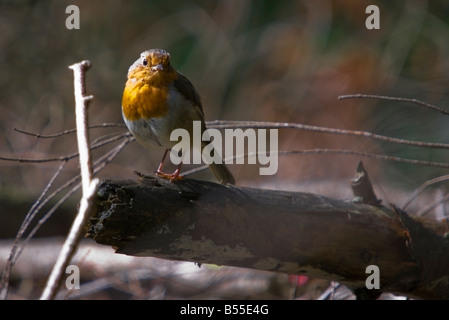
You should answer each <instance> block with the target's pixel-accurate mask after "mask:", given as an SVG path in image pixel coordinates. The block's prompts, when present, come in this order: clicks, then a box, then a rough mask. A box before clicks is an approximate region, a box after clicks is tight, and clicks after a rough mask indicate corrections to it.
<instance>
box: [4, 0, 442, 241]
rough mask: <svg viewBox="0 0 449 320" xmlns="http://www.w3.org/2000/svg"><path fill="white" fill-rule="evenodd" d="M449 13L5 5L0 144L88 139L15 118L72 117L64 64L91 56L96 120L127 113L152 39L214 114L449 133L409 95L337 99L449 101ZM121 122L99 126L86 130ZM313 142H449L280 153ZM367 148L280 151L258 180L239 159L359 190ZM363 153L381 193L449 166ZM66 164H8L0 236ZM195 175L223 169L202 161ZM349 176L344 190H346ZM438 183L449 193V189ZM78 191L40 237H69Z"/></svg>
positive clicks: (409, 1)
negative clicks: (126, 91) (124, 101)
mask: <svg viewBox="0 0 449 320" xmlns="http://www.w3.org/2000/svg"><path fill="white" fill-rule="evenodd" d="M71 4H76V5H77V6H78V7H79V9H80V18H81V20H80V22H81V23H80V29H79V30H68V29H67V28H66V26H65V22H66V19H67V17H68V14H66V13H65V10H66V7H67V6H68V5H71ZM370 4H376V5H378V6H379V8H380V13H381V14H380V29H379V30H367V29H366V27H365V19H366V18H367V16H368V15H367V14H366V13H365V9H366V7H367V6H368V5H370ZM448 23H449V3H448V2H447V1H444V0H434V1H424V0H403V1H394V2H393V1H389V2H386V1H383V2H382V3H381V2H380V1H359V0H315V1H307V0H296V1H276V0H268V1H240V0H221V1H210V0H201V1H200V0H199V1H178V0H176V1H175V0H166V1H143V0H141V1H120V0H115V1H61V0H58V1H25V0H23V1H20V0H18V1H0V30H1V31H0V70H1V71H0V112H1V114H2V116H1V117H0V128H1V134H0V156H8V157H17V158H48V157H55V156H62V155H66V154H70V153H73V152H76V151H77V149H76V137H75V135H67V136H64V137H59V138H56V139H37V138H35V137H30V136H27V135H24V134H22V133H19V132H17V131H15V130H14V129H15V128H17V129H21V130H25V131H28V132H33V133H38V134H52V133H56V132H60V131H63V130H66V129H71V128H74V126H75V119H74V98H73V81H72V80H73V74H72V72H71V70H69V69H68V68H67V67H68V66H69V65H71V64H73V63H75V62H79V61H80V60H84V59H88V60H90V61H91V63H92V68H91V70H89V71H88V73H87V91H88V93H89V94H92V95H94V96H95V99H94V101H93V102H92V103H91V104H90V109H89V117H90V118H89V121H90V123H91V124H100V123H104V122H115V123H123V122H122V117H121V107H120V102H121V96H122V90H123V86H124V83H125V80H126V73H127V69H128V67H129V66H130V65H131V64H132V63H133V62H134V61H135V60H136V59H137V57H138V56H139V54H140V52H142V51H144V50H146V49H150V48H163V49H166V50H167V51H169V52H170V53H171V57H172V64H173V65H174V66H175V68H177V69H178V70H179V71H180V72H182V73H183V74H185V75H186V76H187V77H188V78H189V79H190V80H191V81H192V82H193V83H194V84H195V86H196V88H197V90H198V92H199V93H200V94H201V96H202V99H203V106H204V111H205V115H206V120H215V119H222V120H256V121H281V122H296V123H305V124H311V125H318V126H326V127H333V128H341V129H351V130H364V131H373V132H375V133H378V134H382V135H388V136H392V137H398V138H404V139H412V140H422V141H432V142H448V140H449V138H447V137H448V126H447V125H446V124H447V122H448V121H449V119H447V118H446V116H443V115H441V114H439V113H437V112H432V111H430V110H425V109H423V108H418V107H416V106H414V105H410V104H405V103H394V102H386V101H376V100H344V101H339V100H337V97H338V96H339V95H343V94H352V93H366V94H381V95H390V96H398V97H404V98H415V99H420V100H423V101H426V102H428V103H432V104H435V105H437V106H439V107H441V108H446V106H447V104H448V100H449V95H448V90H447V84H448V82H449V81H448V80H449V61H448V60H449V59H448V57H449V41H448V40H449V24H448ZM125 131H126V129H123V128H112V129H95V130H93V131H92V133H91V134H92V136H91V138H92V139H95V138H97V137H99V136H102V135H104V134H110V133H114V132H125ZM312 148H336V149H349V150H357V151H362V152H373V153H384V154H390V155H396V156H401V157H406V158H414V159H422V160H428V161H441V162H444V161H445V159H446V151H444V150H436V149H423V148H412V147H404V146H399V145H395V144H389V143H385V142H383V143H380V142H376V141H372V140H367V139H363V138H353V137H343V136H335V135H329V134H318V133H310V132H305V131H297V130H282V131H280V132H279V149H280V150H302V149H312ZM106 150H107V148H104V149H101V150H99V151H96V152H95V153H94V156H95V157H98V156H100V155H101V154H102V153H104V152H106ZM161 156H162V155H161V154H155V153H154V152H151V151H149V150H147V149H144V148H143V147H141V146H140V145H138V144H137V143H132V144H130V145H128V146H127V147H126V149H125V150H123V151H122V153H121V154H120V155H119V156H118V158H116V159H115V160H114V161H113V162H112V163H111V164H110V165H109V166H108V167H107V168H106V169H105V170H103V171H102V172H101V173H100V177H101V178H113V179H120V178H132V179H134V178H135V176H134V175H133V171H134V170H137V171H140V172H144V173H145V172H146V173H148V172H152V171H154V170H155V169H156V167H157V165H158V163H159V161H160V158H161ZM358 160H359V158H358V157H352V156H345V155H307V156H298V155H291V156H285V157H281V158H280V159H279V170H278V173H277V174H276V175H275V176H259V175H258V166H257V165H230V169H231V171H232V172H233V173H234V175H235V177H236V179H237V182H238V184H239V185H242V186H243V185H248V186H259V187H271V188H277V189H279V188H288V189H290V190H298V191H304V190H305V191H309V192H319V193H322V194H325V195H329V196H335V197H340V198H342V197H343V198H348V197H350V187H349V180H350V179H351V178H352V177H353V175H354V172H355V168H356V165H357V162H358ZM364 162H365V166H366V168H367V169H368V171H369V173H370V175H371V177H372V180H374V181H375V184H376V185H375V187H377V186H381V188H380V189H381V190H384V194H380V195H379V196H380V197H382V196H384V195H385V193H387V192H385V190H390V189H392V190H395V192H396V193H390V192H388V196H387V198H388V199H387V200H388V201H391V202H393V203H400V202H401V201H403V198H404V195H403V194H405V195H407V194H410V193H411V192H412V191H413V190H414V189H415V188H416V187H418V186H419V185H420V184H421V183H423V182H424V181H425V180H426V179H430V178H434V177H436V176H439V175H442V174H445V173H446V171H445V170H441V169H434V168H425V167H417V166H410V165H404V164H397V163H386V162H381V161H378V160H369V159H364ZM58 165H59V164H58V163H55V162H50V163H40V164H21V163H17V162H9V161H1V160H0V238H10V237H12V236H14V235H15V233H16V232H17V228H18V226H19V223H20V221H21V219H23V216H24V215H25V213H26V211H27V210H28V208H29V207H30V206H31V204H32V203H33V201H35V200H36V198H37V196H38V195H39V193H40V192H41V191H42V190H43V188H44V187H45V185H46V184H47V182H48V181H49V179H50V177H51V176H52V175H53V174H54V172H55V171H56V169H57V167H58ZM77 170H78V164H77V160H73V161H71V163H69V165H68V166H67V168H66V169H65V171H64V173H63V174H62V175H61V177H60V178H59V179H58V180H57V181H56V182H55V185H58V184H61V183H62V182H63V181H64V180H65V179H68V178H69V177H72V176H73V175H75V174H76V173H77ZM194 177H200V178H206V179H213V178H212V177H211V175H210V173H207V172H205V173H203V174H199V175H197V176H194ZM336 185H337V186H338V187H335V186H336ZM345 187H347V190H346V191H347V192H346V191H345V192H346V193H345V192H343V193H339V192H340V191H341V190H340V189H344V188H345ZM438 187H439V190H440V191H439V192H444V190H445V186H444V185H442V184H440V185H438ZM389 188H390V189H389ZM348 192H349V193H348ZM401 197H402V198H401ZM77 199H78V198H77V197H76V196H75V197H73V198H72V200H71V201H69V202H68V203H67V204H66V205H65V206H63V208H62V209H61V210H60V211H61V212H59V213H57V214H56V215H55V217H53V218H52V219H50V220H49V222H48V224H47V225H46V226H45V227H44V228H43V229H42V231H41V232H40V233H38V236H44V235H63V234H65V233H66V231H67V228H68V226H69V225H70V221H71V218H72V217H73V215H74V214H75V212H76V202H77Z"/></svg>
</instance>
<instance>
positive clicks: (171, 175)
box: [155, 170, 184, 182]
mask: <svg viewBox="0 0 449 320" xmlns="http://www.w3.org/2000/svg"><path fill="white" fill-rule="evenodd" d="M155 174H156V175H158V176H159V177H162V178H164V179H168V180H170V181H171V182H173V181H175V180H182V179H184V178H183V177H182V176H180V175H179V171H178V170H176V171H175V172H173V173H164V172H162V171H156V172H155Z"/></svg>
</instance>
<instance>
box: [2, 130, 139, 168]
mask: <svg viewBox="0 0 449 320" xmlns="http://www.w3.org/2000/svg"><path fill="white" fill-rule="evenodd" d="M131 136H132V135H131V133H129V132H125V133H121V134H115V135H113V136H112V137H111V138H108V139H106V140H104V141H99V140H100V139H102V138H104V137H100V138H98V139H96V140H95V142H96V143H93V144H92V146H91V147H90V150H95V149H98V148H100V147H103V146H105V145H107V144H109V143H112V142H115V141H118V140H120V139H122V138H128V137H131ZM97 141H99V142H97ZM78 156H79V153H78V152H76V153H72V154H69V155H66V156H61V157H53V158H40V159H36V158H13V157H3V156H0V160H5V161H14V162H23V163H43V162H61V161H68V160H72V159H75V158H77V157H78Z"/></svg>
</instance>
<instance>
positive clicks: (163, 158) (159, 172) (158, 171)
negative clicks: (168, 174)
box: [155, 149, 169, 175]
mask: <svg viewBox="0 0 449 320" xmlns="http://www.w3.org/2000/svg"><path fill="white" fill-rule="evenodd" d="M168 150H169V149H165V152H164V156H163V157H162V160H161V163H159V167H158V168H157V170H156V172H155V173H156V174H159V175H165V173H163V172H162V167H163V166H164V161H165V157H166V156H167V153H168Z"/></svg>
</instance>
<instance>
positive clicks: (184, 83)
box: [174, 72, 204, 119]
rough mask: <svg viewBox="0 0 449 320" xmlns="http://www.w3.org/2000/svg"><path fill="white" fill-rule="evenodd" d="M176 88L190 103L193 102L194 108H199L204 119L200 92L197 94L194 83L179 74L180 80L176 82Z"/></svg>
mask: <svg viewBox="0 0 449 320" xmlns="http://www.w3.org/2000/svg"><path fill="white" fill-rule="evenodd" d="M174 85H175V88H176V89H177V90H178V91H179V92H180V93H181V94H182V95H183V96H184V97H185V98H186V99H187V100H189V101H191V102H192V104H193V105H194V106H196V107H197V108H198V111H199V112H200V113H201V117H202V118H203V119H204V112H203V106H202V105H201V99H200V95H199V94H198V92H196V90H195V87H194V86H193V84H192V82H190V80H189V79H187V78H186V77H185V76H184V75H182V74H181V73H179V72H178V78H177V79H176V80H175V81H174Z"/></svg>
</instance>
